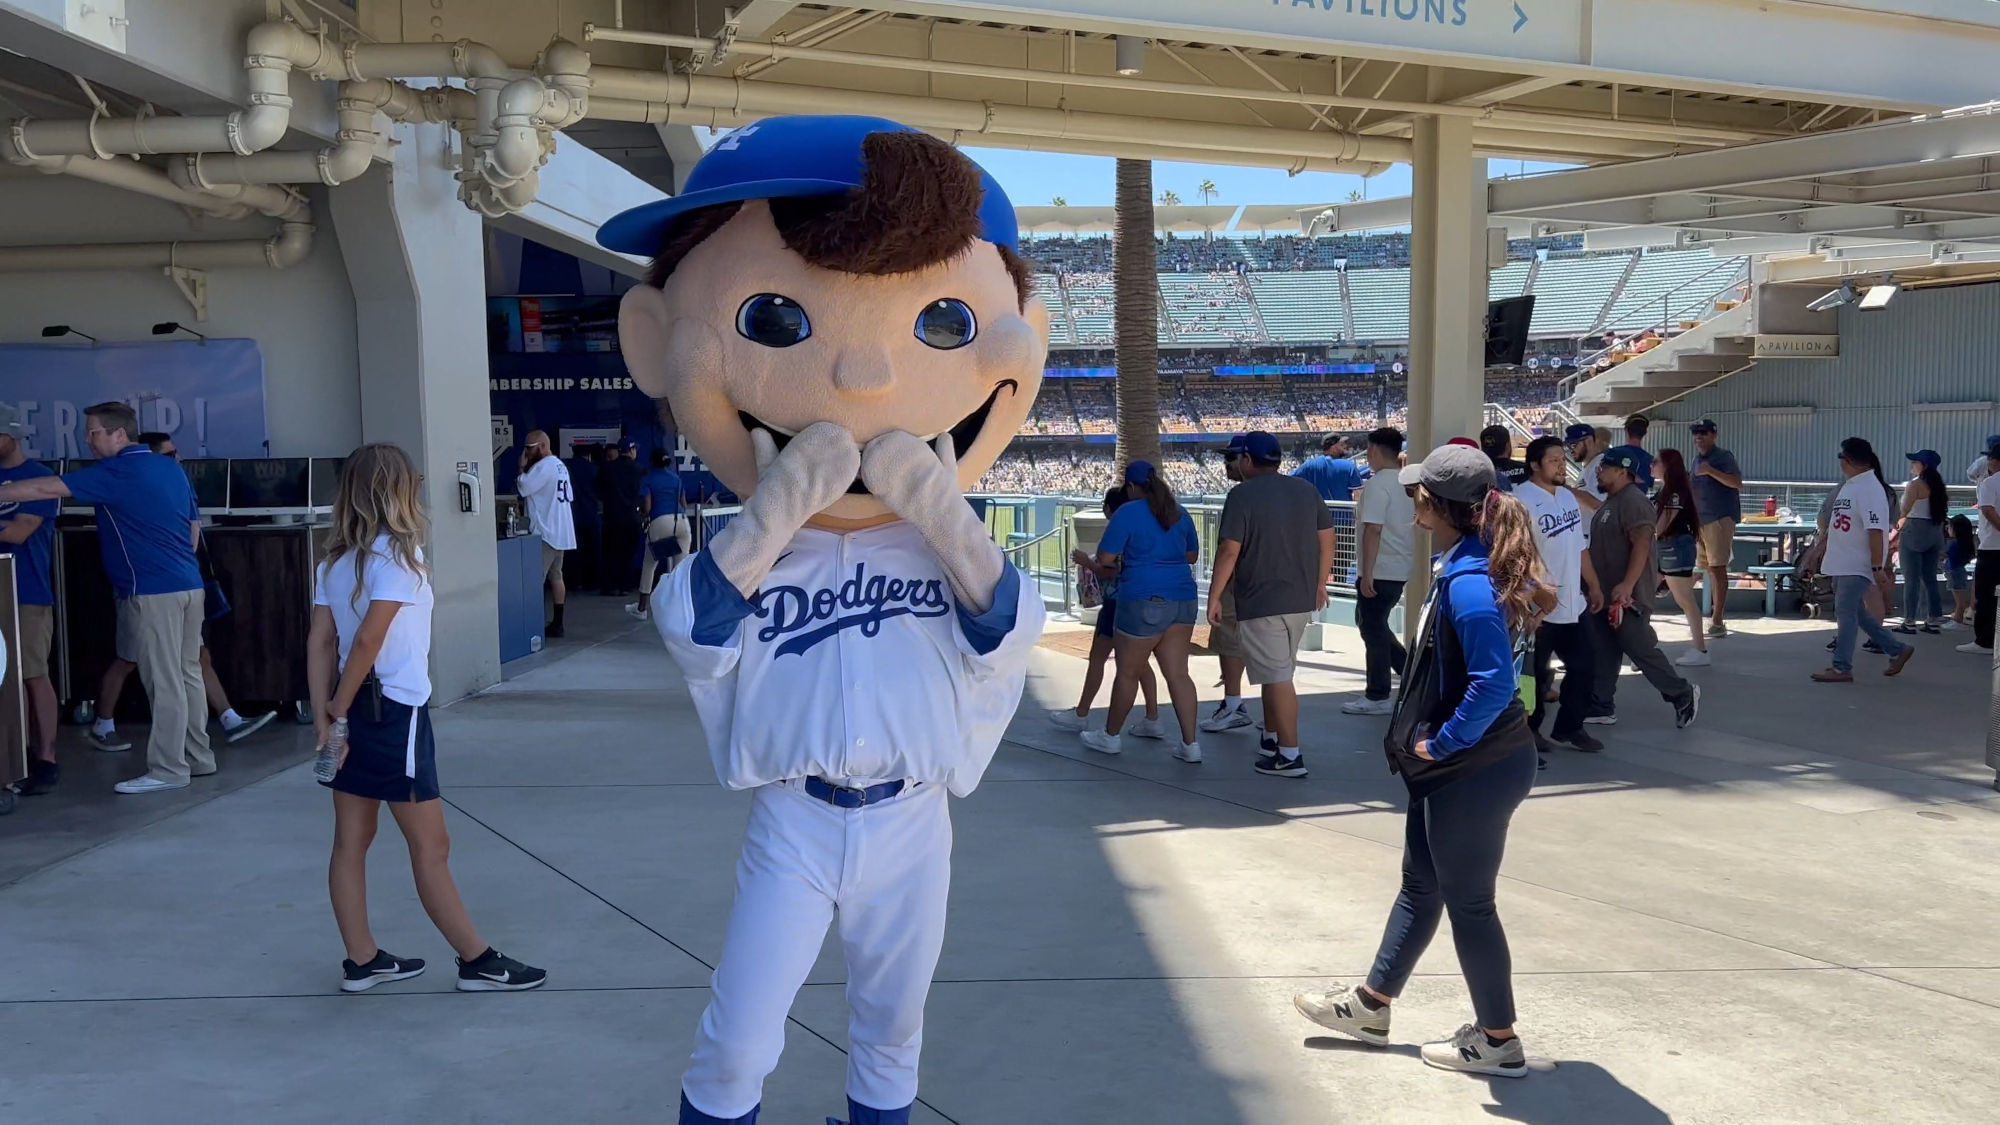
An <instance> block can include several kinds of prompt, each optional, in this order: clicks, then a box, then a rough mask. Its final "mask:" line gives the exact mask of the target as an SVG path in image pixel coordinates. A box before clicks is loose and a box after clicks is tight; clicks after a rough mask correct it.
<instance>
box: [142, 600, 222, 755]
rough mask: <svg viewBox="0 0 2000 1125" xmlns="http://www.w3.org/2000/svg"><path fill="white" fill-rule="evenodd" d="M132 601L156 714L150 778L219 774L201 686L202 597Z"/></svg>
mask: <svg viewBox="0 0 2000 1125" xmlns="http://www.w3.org/2000/svg"><path fill="white" fill-rule="evenodd" d="M130 601H131V606H132V612H133V617H134V621H135V623H136V624H137V626H138V629H137V633H138V641H139V682H140V683H142V684H144V685H146V698H147V700H148V701H149V702H150V703H151V704H152V708H153V730H152V734H151V735H150V736H149V737H148V738H147V740H146V776H148V777H151V778H155V779H157V780H160V781H173V782H185V781H186V780H187V779H188V775H189V773H190V772H193V773H213V772H215V753H214V751H212V750H210V749H209V748H208V697H207V696H206V695H205V694H204V693H203V690H202V683H201V619H202V613H203V606H202V602H203V598H202V592H201V591H200V590H182V591H180V592H178V593H173V594H138V595H135V596H134V597H132V598H131V599H130Z"/></svg>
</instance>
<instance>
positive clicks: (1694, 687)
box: [1674, 684, 1701, 730]
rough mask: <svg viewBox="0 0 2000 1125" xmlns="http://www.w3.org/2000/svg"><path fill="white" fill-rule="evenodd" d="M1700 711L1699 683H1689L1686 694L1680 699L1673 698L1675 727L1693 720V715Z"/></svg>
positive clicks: (1685, 724)
mask: <svg viewBox="0 0 2000 1125" xmlns="http://www.w3.org/2000/svg"><path fill="white" fill-rule="evenodd" d="M1700 711H1701V685H1700V684H1690V685H1689V686H1688V693H1687V695H1685V696H1683V697H1681V698H1680V699H1676V700H1674V727H1675V729H1677V730H1678V729H1680V728H1682V727H1685V726H1687V725H1688V724H1689V723H1691V722H1694V717H1695V715H1696V714H1697V713H1699V712H1700Z"/></svg>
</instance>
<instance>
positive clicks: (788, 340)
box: [598, 117, 1048, 1125]
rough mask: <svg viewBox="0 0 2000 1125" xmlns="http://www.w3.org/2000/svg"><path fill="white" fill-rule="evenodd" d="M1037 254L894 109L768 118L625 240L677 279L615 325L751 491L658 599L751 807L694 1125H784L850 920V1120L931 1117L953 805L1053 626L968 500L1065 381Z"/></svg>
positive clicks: (664, 629) (735, 488)
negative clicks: (837, 943) (804, 1019)
mask: <svg viewBox="0 0 2000 1125" xmlns="http://www.w3.org/2000/svg"><path fill="white" fill-rule="evenodd" d="M1015 239H1016V231H1015V223H1014V211H1013V207H1012V205H1011V204H1010V203H1009V202H1008V201H1007V197H1006V195H1005V193H1003V192H1002V191H1001V190H1000V187H999V185H998V184H996V183H994V182H993V180H992V178H991V177H990V176H987V175H985V174H984V173H983V172H982V171H981V170H980V168H979V167H978V165H976V164H974V163H973V162H972V161H971V160H970V159H968V158H967V157H966V156H964V155H963V154H962V153H960V152H958V151H957V150H955V149H953V148H952V147H951V146H950V145H947V144H945V143H944V142H943V141H940V140H937V139H936V138H934V137H931V136H929V135H928V134H924V133H919V132H916V131H915V130H912V129H909V128H906V127H904V126H901V125H898V124H896V123H894V122H891V121H884V120H882V119H880V118H868V117H778V118H769V119H766V120H764V121H759V122H757V123H756V124H754V125H746V126H744V127H742V128H740V129H737V130H736V131H735V132H733V133H729V134H727V135H726V136H724V137H722V138H720V139H719V140H717V142H716V143H715V145H714V146H713V147H711V148H710V149H709V151H708V152H707V153H706V154H705V155H704V156H703V157H702V159H701V161H700V163H698V164H697V165H696V166H695V167H694V169H693V171H692V173H691V174H690V175H689V176H688V179H687V182H686V190H685V191H684V192H683V193H682V194H681V195H678V196H676V197H674V198H672V199H668V200H663V201H660V202H658V203H652V204H648V205H646V206H644V207H640V208H636V209H634V210H632V211H629V212H626V213H625V214H623V215H620V216H618V217H616V218H614V219H613V220H611V221H610V222H608V223H606V224H605V225H604V226H603V227H602V228H601V229H600V230H599V233H598V240H599V241H600V242H601V243H603V244H604V245H605V246H606V247H609V248H610V249H613V250H618V251H621V252H624V253H629V254H641V255H649V256H650V257H651V258H652V259H653V267H652V274H651V277H650V279H649V283H648V284H645V285H639V286H634V287H633V288H632V289H631V290H630V291H628V292H627V293H626V295H625V297H624V300H623V303H622V304H621V306H620V308H619V318H618V334H619V341H620V345H621V347H622V350H623V352H624V358H625V361H626V364H627V366H628V367H629V368H630V370H631V373H632V379H633V381H634V382H635V383H636V384H637V385H638V386H639V387H640V388H641V389H643V390H645V391H646V393H647V394H649V395H651V396H653V398H654V399H656V400H657V401H658V403H659V405H660V411H661V419H662V421H663V422H665V423H666V424H667V426H668V427H669V428H671V429H673V430H674V431H675V432H676V433H677V434H678V435H679V436H680V437H681V438H682V439H684V440H685V441H686V443H687V444H688V445H689V446H690V447H692V448H693V450H694V452H695V453H696V455H698V456H699V457H700V458H701V461H702V464H703V466H704V467H705V468H707V469H708V470H709V471H711V472H713V473H714V474H715V476H716V478H717V479H718V480H720V481H721V482H722V483H723V484H724V485H725V486H726V487H728V488H729V490H730V491H732V492H734V493H736V494H737V495H738V496H741V497H744V498H745V499H744V501H743V507H742V511H741V512H740V514H737V515H736V516H735V517H734V518H733V520H732V522H730V523H729V525H728V526H727V527H726V528H725V529H723V530H722V531H721V532H719V533H717V534H716V535H714V536H713V537H711V539H710V541H709V542H708V543H707V544H705V545H704V546H703V549H702V550H700V551H698V552H696V553H695V554H694V555H693V556H691V557H690V558H689V560H688V561H687V562H686V563H684V564H683V565H681V566H679V567H677V568H675V570H674V571H673V572H672V573H671V574H670V575H669V576H668V577H667V579H666V580H664V581H663V582H661V583H660V585H659V586H658V587H657V588H656V590H655V592H654V595H653V620H654V622H655V624H656V626H657V627H658V629H659V632H660V636H661V639H662V640H663V641H665V643H666V646H667V651H668V653H669V654H670V655H672V657H673V659H674V662H675V663H676V664H677V665H678V666H679V667H680V670H681V673H682V676H683V677H684V679H685V680H686V683H687V688H688V694H689V696H690V697H691V698H692V699H693V701H694V706H695V710H696V713H697V714H698V715H699V716H700V719H701V728H702V733H703V734H704V735H705V737H706V740H707V743H708V751H709V755H710V758H711V759H712V760H713V762H714V765H715V772H716V776H717V777H718V779H720V780H721V782H722V783H723V785H724V786H726V787H728V788H730V789H734V790H747V791H749V792H750V793H751V794H752V799H751V808H750V818H749V825H748V827H747V829H746V830H745V836H744V841H743V852H742V856H741V858H740V860H739V861H738V865H737V873H736V901H735V904H734V905H733V906H732V907H731V910H730V915H729V928H728V935H727V937H726V938H725V939H724V943H723V950H722V957H721V960H720V961H719V962H718V963H717V965H716V968H715V975H714V978H713V984H712V988H711V991H710V995H709V1003H708V1008H707V1010H706V1011H704V1012H703V1013H702V1017H701V1023H700V1026H699V1028H698V1029H697V1031H696V1036H695V1047H694V1053H693V1057H692V1058H691V1059H690V1060H689V1064H688V1068H687V1070H686V1072H685V1073H684V1075H683V1076H682V1078H681V1104H680V1121H681V1122H682V1125H715V1123H717V1122H721V1123H726V1125H749V1123H751V1122H754V1121H755V1120H756V1118H757V1114H758V1112H759V1108H760V1106H761V1104H762V1097H763V1083H764V1078H765V1076H766V1075H768V1074H769V1073H770V1072H771V1070H772V1069H773V1068H775V1067H776V1066H777V1064H778V1056H779V1054H780V1052H781V1051H782V1049H783V1047H784V1042H785V1020H786V1016H787V1013H788V1012H789V1011H790V1009H791V1005H792V999H793V997H794V996H795V995H796V993H797V992H798V989H799V986H800V984H801V983H803V982H804V980H805V977H806V974H807V973H808V972H809V971H810V970H811V968H812V965H813V962H814V961H815V960H816V959H817V958H818V956H819V951H820V946H821V944H822V942H823V941H824V938H825V934H826V930H827V928H828V926H829V925H830V924H831V922H832V921H833V919H834V917H835V916H836V915H838V917H839V919H840V931H839V932H840V939H841V945H842V953H843V954H844V956H845V961H846V964H847V974H848V978H847V979H848V983H847V997H848V1008H849V1012H848V1027H847V1032H848V1034H847V1044H848V1066H847V1088H846V1091H845V1093H846V1095H847V1097H846V1101H847V1118H848V1121H849V1122H850V1123H851V1125H905V1123H907V1122H908V1121H909V1113H910V1106H911V1105H912V1104H913V1102H914V1101H915V1099H916V1092H917V1063H918V1055H919V1052H920V1049H921V1047H922V1045H923V1008H924V999H925V997H926V996H927V995H928V992H929V989H930V980H931V975H932V973H933V971H934V970H935V969H936V967H937V961H938V956H939V952H940V950H941V949H942V947H943V942H944V923H945V902H946V898H947V895H948V892H949V889H950V881H951V838H952V836H951V819H950V813H949V804H950V799H951V798H953V797H964V796H966V795H968V794H970V793H971V792H972V791H973V789H974V788H975V787H976V786H977V785H978V784H979V780H980V777H981V776H982V775H983V774H984V772H985V770H986V766H987V764H988V763H989V762H991V761H992V758H993V754H994V751H995V749H996V748H997V747H998V745H999V742H1000V737H1001V735H1002V734H1003V733H1004V732H1005V730H1006V727H1007V723H1008V721H1009V720H1010V719H1011V718H1012V717H1013V714H1014V710H1015V708H1016V707H1017V706H1018V705H1019V703H1020V699H1021V689H1022V684H1023V681H1024V679H1025V678H1026V674H1027V661H1028V653H1029V652H1030V651H1031V650H1032V649H1033V647H1034V644H1035V641H1036V640H1037V638H1038V637H1039V636H1040V634H1041V628H1042V619H1043V606H1042V599H1041V595H1040V593H1039V591H1038V590H1037V588H1036V586H1035V583H1034V582H1032V581H1031V580H1028V579H1026V578H1025V577H1023V576H1022V574H1021V573H1020V572H1019V571H1018V570H1016V569H1015V568H1014V567H1012V566H1010V565H1008V564H1007V561H1006V558H1005V556H1004V555H1002V553H1001V551H1000V548H999V546H998V545H997V544H995V543H994V542H993V539H992V536H991V533H990V532H988V530H987V529H986V526H985V525H984V523H983V522H982V521H981V519H980V517H979V516H978V515H977V514H975V513H974V512H973V510H972V508H971V506H970V505H968V504H967V503H966V501H965V497H964V490H965V489H966V488H968V487H970V486H971V485H972V484H973V482H975V481H977V480H978V479H979V477H980V475H981V474H982V473H984V472H985V471H986V469H987V468H988V467H989V466H991V465H992V464H993V461H994V459H995V458H996V457H998V456H999V455H1000V452H1001V451H1002V450H1003V449H1005V448H1006V447H1007V444H1008V443H1009V442H1010V441H1012V440H1013V437H1014V435H1015V434H1016V433H1018V432H1019V431H1020V429H1021V426H1022V424H1023V423H1024V422H1025V421H1026V419H1027V416H1028V411H1029V408H1030V407H1031V405H1032V404H1033V402H1034V398H1035V392H1036V391H1037V390H1038V389H1039V387H1040V386H1041V377H1042V363H1043V360H1044V359H1045V358H1046V355H1047V350H1048V312H1047V310H1046V309H1044V308H1043V307H1042V306H1041V303H1040V302H1038V301H1036V300H1035V299H1034V297H1033V295H1032V292H1031V289H1030V284H1029V282H1030V277H1029V273H1028V270H1027V267H1026V265H1025V263H1023V262H1022V261H1021V260H1020V258H1019V257H1018V256H1016V254H1015V250H1014V244H1015ZM689 733H691V732H685V731H674V732H671V733H670V734H669V735H668V738H669V740H670V742H669V748H670V749H671V748H675V747H677V746H678V745H679V744H680V740H682V739H684V738H685V737H686V736H687V734H689ZM978 1046H979V1045H978V1044H969V1045H965V1046H964V1047H963V1048H962V1049H966V1050H976V1049H978ZM662 1109H664V1107H662ZM800 1116H803V1115H800Z"/></svg>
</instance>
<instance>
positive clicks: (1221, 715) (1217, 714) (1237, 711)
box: [1200, 703, 1252, 734]
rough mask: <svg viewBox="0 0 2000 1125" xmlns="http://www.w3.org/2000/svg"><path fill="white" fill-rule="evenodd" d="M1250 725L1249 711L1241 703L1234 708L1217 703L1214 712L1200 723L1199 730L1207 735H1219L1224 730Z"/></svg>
mask: <svg viewBox="0 0 2000 1125" xmlns="http://www.w3.org/2000/svg"><path fill="white" fill-rule="evenodd" d="M1250 725H1252V723H1251V719H1250V709H1249V708H1247V707H1245V706H1243V705H1242V704H1241V703H1239V704H1237V705H1236V706H1234V707H1230V706H1228V705H1227V704H1222V703H1218V704H1216V705H1215V710H1214V711H1213V712H1211V713H1210V714H1209V716H1208V717H1207V718H1205V719H1203V720H1202V721H1201V723H1200V726H1201V729H1202V730H1204V731H1207V732H1208V733H1209V734H1221V733H1222V732H1223V731H1226V730H1237V729H1239V728H1242V727H1247V726H1250Z"/></svg>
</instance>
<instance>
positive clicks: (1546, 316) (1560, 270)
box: [1384, 253, 1632, 336]
mask: <svg viewBox="0 0 2000 1125" xmlns="http://www.w3.org/2000/svg"><path fill="white" fill-rule="evenodd" d="M1631 262H1632V255H1631V254H1629V253H1622V254H1592V255H1586V256H1584V257H1577V258H1558V257H1553V256H1551V257H1550V258H1549V260H1548V261H1546V262H1543V263H1542V269H1541V273H1540V274H1539V275H1537V276H1536V278H1535V318H1534V320H1533V321H1532V322H1530V324H1529V327H1528V331H1529V332H1530V334H1532V335H1536V336H1580V335H1582V334H1584V333H1586V332H1589V331H1590V330H1591V329H1592V328H1594V327H1595V326H1596V324H1597V319H1598V317H1599V315H1601V314H1602V313H1603V312H1604V303H1605V302H1606V301H1608V300H1610V298H1611V290H1612V289H1613V288H1614V287H1615V286H1616V285H1617V284H1618V279H1619V278H1620V277H1622V276H1624V273H1625V269H1626V267H1627V266H1629V265H1630V264H1631ZM1405 316H1407V312H1406V313H1405ZM1405 334H1407V330H1405ZM1384 335H1387V334H1386V333H1384Z"/></svg>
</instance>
